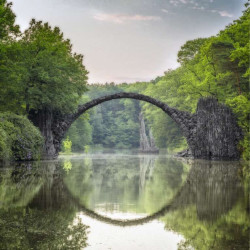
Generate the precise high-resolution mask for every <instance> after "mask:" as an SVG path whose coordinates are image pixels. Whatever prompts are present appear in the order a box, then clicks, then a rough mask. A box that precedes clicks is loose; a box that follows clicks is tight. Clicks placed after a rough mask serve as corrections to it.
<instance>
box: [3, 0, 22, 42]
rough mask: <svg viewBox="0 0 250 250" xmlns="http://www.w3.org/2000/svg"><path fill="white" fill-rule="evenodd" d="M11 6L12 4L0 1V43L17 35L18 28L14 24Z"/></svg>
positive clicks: (14, 16) (4, 0)
mask: <svg viewBox="0 0 250 250" xmlns="http://www.w3.org/2000/svg"><path fill="white" fill-rule="evenodd" d="M11 6H12V3H8V2H7V1H6V0H0V41H1V40H3V39H7V38H9V37H10V36H11V35H16V34H18V33H19V26H18V25H16V24H15V18H16V15H15V14H14V13H13V12H12V10H11Z"/></svg>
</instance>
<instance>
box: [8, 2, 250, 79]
mask: <svg viewBox="0 0 250 250" xmlns="http://www.w3.org/2000/svg"><path fill="white" fill-rule="evenodd" d="M12 2H13V11H14V12H15V14H16V15H17V23H18V24H19V25H20V26H21V28H22V29H25V28H27V27H28V23H29V21H30V20H31V18H35V19H37V20H42V21H47V22H49V23H50V24H51V25H53V26H59V27H60V28H61V30H62V31H63V32H64V34H65V37H66V38H69V39H70V40H71V42H72V43H73V49H74V51H76V52H77V53H81V54H83V55H84V64H85V66H86V68H87V69H88V71H89V72H90V73H89V83H95V82H99V83H105V82H111V81H113V82H117V83H120V82H135V81H148V80H151V79H154V78H155V77H157V76H160V75H163V73H164V71H166V70H167V69H169V68H176V67H177V66H178V64H177V61H176V59H177V52H178V50H179V48H180V46H181V45H183V44H184V43H185V42H186V41H187V40H192V39H195V38H198V37H208V36H211V35H216V34H217V33H218V32H219V31H220V30H221V29H223V28H224V27H225V26H226V25H227V24H229V23H231V22H232V21H233V20H234V19H237V18H238V17H239V16H241V13H242V10H243V9H244V3H245V2H246V0H12Z"/></svg>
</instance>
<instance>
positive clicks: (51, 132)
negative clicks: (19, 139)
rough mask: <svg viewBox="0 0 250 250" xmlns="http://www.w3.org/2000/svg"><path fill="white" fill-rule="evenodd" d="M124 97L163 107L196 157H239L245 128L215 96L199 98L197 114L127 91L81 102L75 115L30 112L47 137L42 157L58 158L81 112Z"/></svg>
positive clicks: (223, 158)
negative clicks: (70, 129) (64, 141)
mask: <svg viewBox="0 0 250 250" xmlns="http://www.w3.org/2000/svg"><path fill="white" fill-rule="evenodd" d="M122 98H129V99H135V100H140V101H145V102H148V103H151V104H153V105H154V106H156V107H158V108H160V109H161V110H163V111H164V112H165V113H166V114H167V115H168V116H170V117H171V118H172V120H173V121H174V122H175V123H176V124H177V126H179V128H180V129H181V131H182V133H183V136H185V138H186V139H187V143H188V146H189V149H190V151H191V155H192V156H193V157H194V158H200V159H216V160H237V159H239V158H240V152H239V149H238V147H237V146H238V142H239V141H240V140H241V139H242V137H243V135H242V131H241V129H240V128H239V126H238V124H237V120H236V118H235V117H234V114H233V113H232V111H231V110H230V108H228V107H227V106H225V105H223V104H220V103H218V101H217V100H216V99H214V98H203V99H200V100H199V101H198V104H197V110H196V113H195V114H191V113H189V112H185V111H181V110H178V109H176V108H172V107H169V106H168V105H167V104H166V103H164V102H161V101H159V100H157V99H155V98H152V97H149V96H146V95H142V94H137V93H127V92H122V93H116V94H112V95H107V96H102V97H99V98H96V99H94V100H92V101H89V102H87V103H85V104H83V105H79V106H78V109H77V111H76V112H75V113H73V114H66V115H63V114H61V113H59V112H57V113H56V112H54V113H53V112H49V113H46V114H45V115H42V112H35V113H33V114H30V115H29V118H30V120H31V121H32V122H33V123H34V124H35V125H36V126H37V127H38V128H39V129H40V131H41V133H42V135H43V136H44V138H45V144H44V157H43V158H45V159H51V158H57V156H58V153H59V150H60V146H61V142H62V140H63V138H64V135H65V133H66V132H67V130H68V129H69V127H70V126H71V124H72V123H73V122H74V121H75V120H76V119H77V118H78V117H79V116H80V115H82V114H83V113H84V112H86V111H87V110H89V109H90V108H93V107H95V106H97V105H99V104H101V103H103V102H107V101H110V100H115V99H122Z"/></svg>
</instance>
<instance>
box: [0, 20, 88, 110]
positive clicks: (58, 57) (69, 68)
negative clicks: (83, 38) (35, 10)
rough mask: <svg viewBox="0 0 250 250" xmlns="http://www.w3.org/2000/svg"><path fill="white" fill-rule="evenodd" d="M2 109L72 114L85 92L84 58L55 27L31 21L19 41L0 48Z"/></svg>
mask: <svg viewBox="0 0 250 250" xmlns="http://www.w3.org/2000/svg"><path fill="white" fill-rule="evenodd" d="M0 51H1V56H0V73H1V77H0V94H1V98H0V104H1V109H4V110H10V111H15V112H17V110H18V112H20V111H21V112H25V111H26V113H29V111H30V110H31V109H33V110H41V109H45V108H49V109H50V110H57V111H58V110H59V111H60V112H62V113H67V112H72V111H73V110H74V109H75V108H76V106H77V104H78V101H79V99H80V97H81V95H82V94H83V92H84V91H86V80H87V73H88V72H87V71H86V69H85V67H84V66H83V64H82V63H83V56H82V55H80V54H76V53H73V52H72V45H71V43H70V40H68V39H65V38H64V37H63V33H62V32H61V31H60V29H59V28H58V27H55V28H52V27H51V26H50V25H49V24H48V23H43V22H41V21H39V22H38V21H35V20H34V19H32V20H31V22H30V26H29V28H28V29H27V30H26V31H25V32H24V33H23V34H22V36H21V38H20V39H16V40H9V41H8V42H7V43H4V44H0Z"/></svg>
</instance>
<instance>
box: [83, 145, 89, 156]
mask: <svg viewBox="0 0 250 250" xmlns="http://www.w3.org/2000/svg"><path fill="white" fill-rule="evenodd" d="M89 150H90V146H89V145H85V146H84V153H86V154H87V153H88V152H89Z"/></svg>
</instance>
